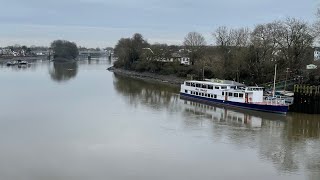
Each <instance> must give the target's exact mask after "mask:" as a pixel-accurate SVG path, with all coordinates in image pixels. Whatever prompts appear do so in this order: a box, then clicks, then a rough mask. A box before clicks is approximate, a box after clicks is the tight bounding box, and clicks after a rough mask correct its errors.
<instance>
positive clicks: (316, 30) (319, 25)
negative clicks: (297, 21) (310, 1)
mask: <svg viewBox="0 0 320 180" xmlns="http://www.w3.org/2000/svg"><path fill="white" fill-rule="evenodd" d="M316 18H317V19H316V22H315V23H314V24H313V35H314V37H316V38H319V37H320V8H318V11H317V13H316Z"/></svg>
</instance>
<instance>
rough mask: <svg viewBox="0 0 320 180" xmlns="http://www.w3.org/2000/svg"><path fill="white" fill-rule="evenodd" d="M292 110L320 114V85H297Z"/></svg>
mask: <svg viewBox="0 0 320 180" xmlns="http://www.w3.org/2000/svg"><path fill="white" fill-rule="evenodd" d="M290 111H293V112H300V113H308V114H320V86H308V85H295V86H294V101H293V104H292V105H291V106H290Z"/></svg>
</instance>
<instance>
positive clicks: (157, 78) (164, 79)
mask: <svg viewBox="0 0 320 180" xmlns="http://www.w3.org/2000/svg"><path fill="white" fill-rule="evenodd" d="M108 70H109V71H111V72H113V73H115V74H117V75H122V76H127V77H132V78H135V79H142V80H146V81H152V82H158V83H165V84H171V85H174V86H180V84H182V83H183V81H184V80H185V79H183V78H180V77H177V76H174V75H159V74H155V73H150V72H137V71H130V70H125V69H121V68H115V67H110V68H108Z"/></svg>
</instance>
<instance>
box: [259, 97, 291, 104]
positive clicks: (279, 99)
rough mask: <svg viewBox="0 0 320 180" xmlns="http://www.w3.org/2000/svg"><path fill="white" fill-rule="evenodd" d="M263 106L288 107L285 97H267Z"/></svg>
mask: <svg viewBox="0 0 320 180" xmlns="http://www.w3.org/2000/svg"><path fill="white" fill-rule="evenodd" d="M263 104H266V105H288V104H289V103H287V102H286V98H284V97H270V96H266V97H264V98H263Z"/></svg>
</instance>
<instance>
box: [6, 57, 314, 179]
mask: <svg viewBox="0 0 320 180" xmlns="http://www.w3.org/2000/svg"><path fill="white" fill-rule="evenodd" d="M109 66H111V62H110V61H108V60H106V59H96V60H91V61H87V60H82V61H79V62H76V63H70V64H54V63H52V62H48V61H35V62H33V63H32V64H30V65H29V66H27V67H7V66H5V65H4V64H0V83H1V86H0V90H1V95H0V97H1V98H0V109H1V112H0V179H1V180H46V179H52V180H56V179H59V180H88V179H91V180H106V179H110V180H132V179H137V180H163V179H166V180H167V179H168V180H189V179H190V180H209V179H210V180H212V179H227V180H229V179H230V180H231V179H236V180H249V179H259V180H270V179H272V180H278V179H279V180H280V179H281V180H282V179H287V180H289V179H290V180H301V179H306V180H319V179H320V116H317V115H304V114H292V113H289V114H288V115H287V116H283V115H275V114H269V113H260V112H255V111H247V110H240V109H229V108H225V107H222V106H208V105H204V104H199V103H195V102H191V101H186V100H182V99H180V97H179V94H178V92H179V88H176V87H172V86H169V85H164V84H161V85H159V84H156V83H150V82H145V81H142V80H135V79H131V78H127V77H122V76H119V75H114V74H113V73H112V72H109V71H107V70H106V69H107V67H109Z"/></svg>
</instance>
